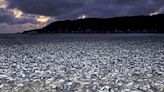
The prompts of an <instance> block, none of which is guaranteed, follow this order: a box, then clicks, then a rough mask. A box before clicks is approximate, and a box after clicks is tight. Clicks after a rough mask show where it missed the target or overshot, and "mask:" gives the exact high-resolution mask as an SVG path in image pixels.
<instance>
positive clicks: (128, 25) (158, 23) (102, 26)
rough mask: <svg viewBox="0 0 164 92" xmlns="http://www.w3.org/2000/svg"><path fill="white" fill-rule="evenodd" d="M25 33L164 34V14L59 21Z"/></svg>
mask: <svg viewBox="0 0 164 92" xmlns="http://www.w3.org/2000/svg"><path fill="white" fill-rule="evenodd" d="M23 33H164V14H159V15H154V16H131V17H129V16H126V17H115V18H86V19H77V20H65V21H57V22H54V23H51V24H49V25H48V26H46V27H44V28H42V29H35V30H30V31H25V32H23Z"/></svg>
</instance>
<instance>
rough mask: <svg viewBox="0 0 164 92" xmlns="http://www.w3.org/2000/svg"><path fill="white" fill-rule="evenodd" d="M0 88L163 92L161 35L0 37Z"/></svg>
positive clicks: (12, 91) (5, 91)
mask: <svg viewBox="0 0 164 92" xmlns="http://www.w3.org/2000/svg"><path fill="white" fill-rule="evenodd" d="M0 92H164V35H159V34H82V35H80V34H48V35H23V34H13V35H11V34H5V35H0Z"/></svg>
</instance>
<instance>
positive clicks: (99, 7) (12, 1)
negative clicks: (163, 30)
mask: <svg viewBox="0 0 164 92" xmlns="http://www.w3.org/2000/svg"><path fill="white" fill-rule="evenodd" d="M8 1H9V7H10V8H18V9H20V10H22V11H23V12H26V13H30V14H39V15H47V16H55V17H57V18H59V19H62V18H63V19H65V18H71V19H72V18H73V19H74V18H77V17H78V16H79V15H81V14H86V15H88V16H91V17H114V16H132V15H148V14H149V13H151V12H154V11H156V10H158V9H159V8H160V7H162V5H163V3H164V1H163V0H158V1H157V0H8Z"/></svg>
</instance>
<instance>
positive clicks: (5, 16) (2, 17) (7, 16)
mask: <svg viewBox="0 0 164 92" xmlns="http://www.w3.org/2000/svg"><path fill="white" fill-rule="evenodd" d="M0 23H7V24H24V23H37V21H36V20H34V19H33V18H30V17H27V18H20V19H18V18H16V17H15V16H14V14H13V12H12V11H11V10H7V9H0Z"/></svg>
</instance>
